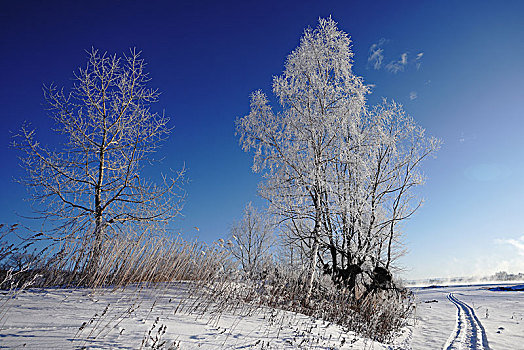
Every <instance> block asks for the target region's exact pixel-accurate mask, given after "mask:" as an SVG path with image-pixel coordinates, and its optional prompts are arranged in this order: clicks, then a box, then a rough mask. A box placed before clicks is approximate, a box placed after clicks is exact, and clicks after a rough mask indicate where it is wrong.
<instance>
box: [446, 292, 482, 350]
mask: <svg viewBox="0 0 524 350" xmlns="http://www.w3.org/2000/svg"><path fill="white" fill-rule="evenodd" d="M448 300H449V301H451V302H452V303H453V304H455V306H456V307H457V323H456V325H455V330H454V331H453V333H452V334H451V335H450V337H449V339H448V341H447V342H446V344H445V345H444V349H445V350H452V349H484V350H488V349H489V345H488V339H487V337H486V331H485V330H484V327H483V326H482V324H481V323H480V321H479V319H478V318H477V316H476V315H475V311H474V310H473V308H472V307H471V306H469V305H468V304H466V303H465V302H463V301H460V300H459V299H457V297H455V296H454V295H453V293H449V294H448Z"/></svg>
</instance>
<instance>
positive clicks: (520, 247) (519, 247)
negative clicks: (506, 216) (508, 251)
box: [495, 236, 524, 256]
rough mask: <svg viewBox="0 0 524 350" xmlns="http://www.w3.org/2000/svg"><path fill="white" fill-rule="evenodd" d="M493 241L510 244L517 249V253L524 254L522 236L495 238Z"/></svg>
mask: <svg viewBox="0 0 524 350" xmlns="http://www.w3.org/2000/svg"><path fill="white" fill-rule="evenodd" d="M495 243H498V244H509V245H512V246H513V247H514V248H516V249H517V252H518V253H519V255H522V256H524V236H522V237H520V238H517V239H512V238H509V239H507V238H503V239H496V240H495Z"/></svg>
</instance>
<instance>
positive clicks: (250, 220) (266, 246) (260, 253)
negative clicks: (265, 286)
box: [230, 203, 274, 277]
mask: <svg viewBox="0 0 524 350" xmlns="http://www.w3.org/2000/svg"><path fill="white" fill-rule="evenodd" d="M273 230H274V224H273V223H272V221H271V220H270V218H268V216H267V215H265V214H263V213H261V212H260V211H259V210H257V209H256V208H255V207H253V205H252V204H251V203H248V204H247V205H246V207H245V208H244V215H243V216H242V220H241V221H239V222H235V223H233V225H232V226H231V233H230V236H231V241H232V246H231V254H232V255H233V257H234V258H235V259H236V260H237V261H238V262H239V263H240V265H241V267H242V270H243V271H244V272H246V273H247V274H248V275H249V276H252V277H253V276H255V275H256V274H257V273H259V272H261V269H262V265H263V264H264V263H265V262H266V261H267V259H268V258H269V257H270V255H271V245H272V243H273Z"/></svg>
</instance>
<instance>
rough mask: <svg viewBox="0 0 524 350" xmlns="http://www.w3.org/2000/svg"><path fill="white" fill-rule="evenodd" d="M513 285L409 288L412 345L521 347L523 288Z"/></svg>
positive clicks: (523, 337)
mask: <svg viewBox="0 0 524 350" xmlns="http://www.w3.org/2000/svg"><path fill="white" fill-rule="evenodd" d="M515 285H516V284H508V285H502V286H503V287H505V288H497V287H500V286H501V285H498V286H494V285H470V286H447V287H431V288H413V290H414V292H415V294H416V295H417V312H416V323H415V327H414V331H413V339H412V343H411V346H412V349H414V350H415V349H492V350H497V349H500V350H510V349H514V350H517V349H524V292H522V291H519V288H508V287H510V286H515ZM491 289H494V290H491ZM497 289H499V290H497ZM500 289H509V290H500Z"/></svg>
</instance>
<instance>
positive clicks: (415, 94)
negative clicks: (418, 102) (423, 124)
mask: <svg viewBox="0 0 524 350" xmlns="http://www.w3.org/2000/svg"><path fill="white" fill-rule="evenodd" d="M417 97H418V96H417V92H416V91H411V92H410V93H409V99H410V100H411V101H413V100H415V99H416V98H417Z"/></svg>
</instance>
